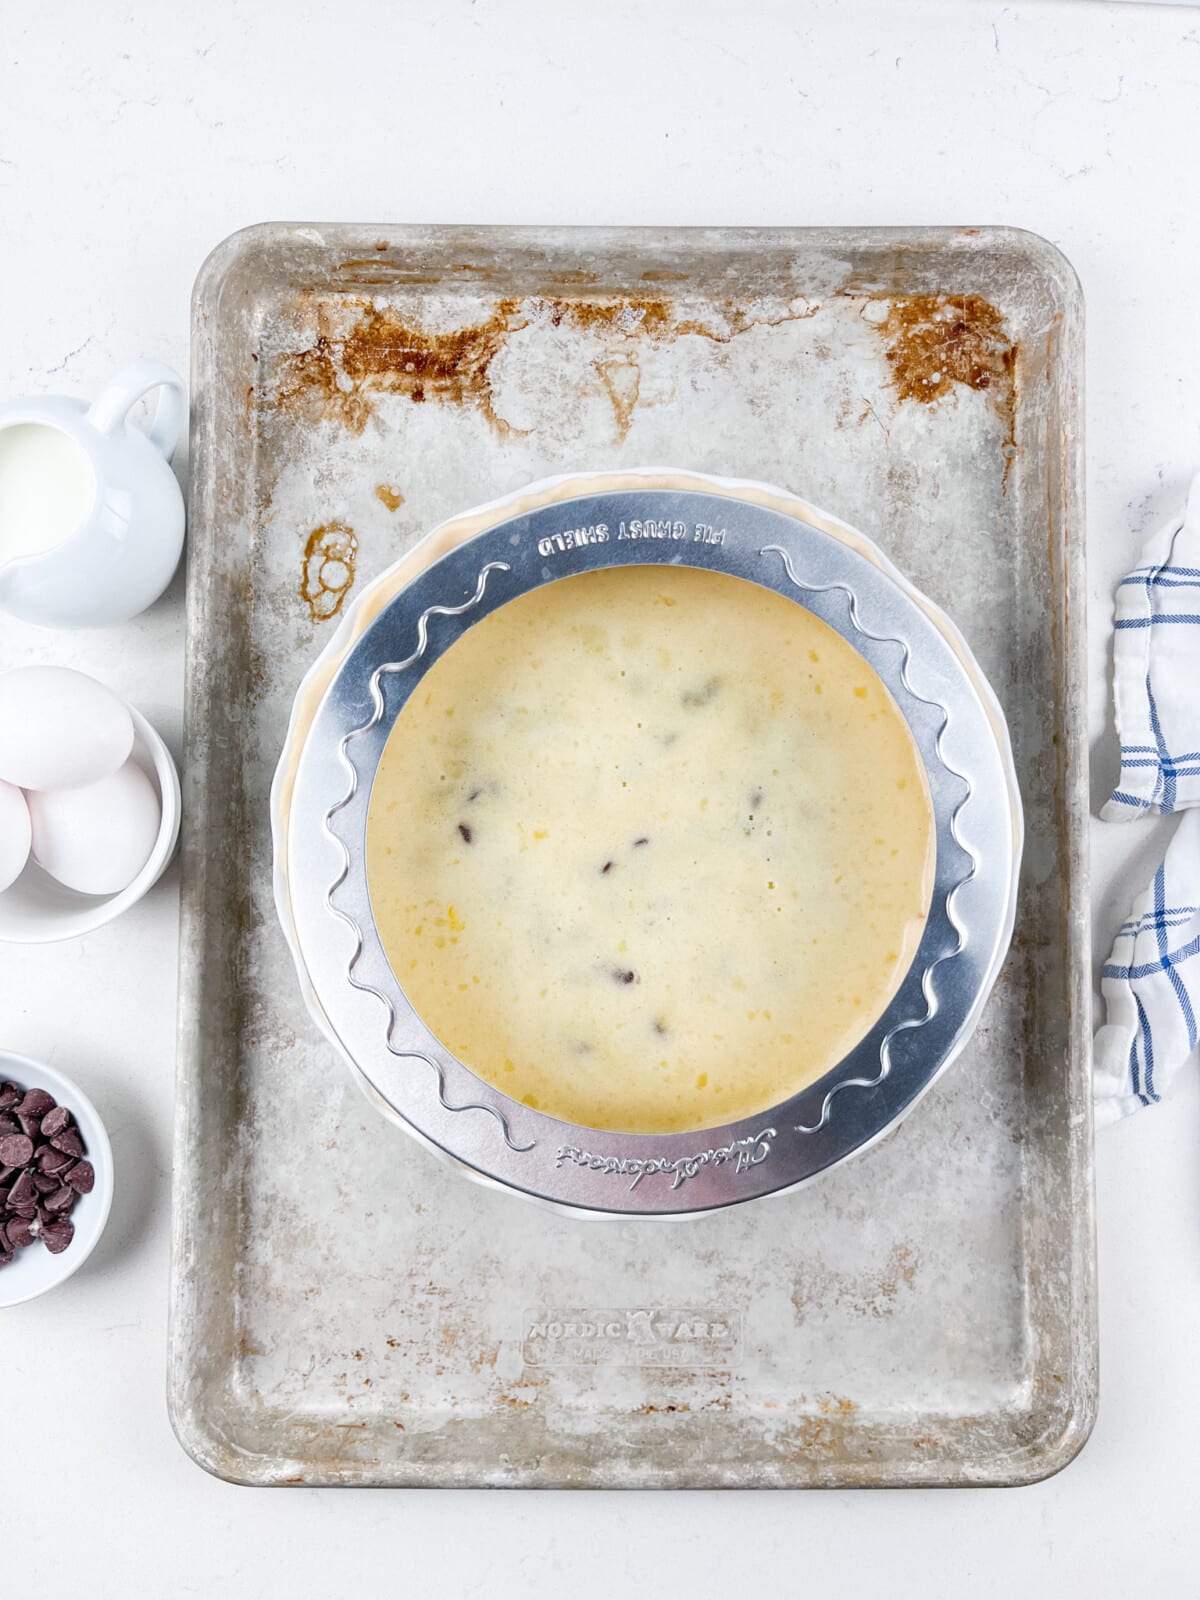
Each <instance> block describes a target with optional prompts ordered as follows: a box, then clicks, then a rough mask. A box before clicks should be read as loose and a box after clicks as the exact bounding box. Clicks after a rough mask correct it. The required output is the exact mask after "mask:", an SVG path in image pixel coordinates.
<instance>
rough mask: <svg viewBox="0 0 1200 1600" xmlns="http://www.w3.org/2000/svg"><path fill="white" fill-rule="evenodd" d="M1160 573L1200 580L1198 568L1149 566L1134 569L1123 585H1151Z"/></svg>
mask: <svg viewBox="0 0 1200 1600" xmlns="http://www.w3.org/2000/svg"><path fill="white" fill-rule="evenodd" d="M1160 572H1168V573H1178V574H1179V576H1180V577H1183V578H1200V567H1172V566H1157V567H1155V566H1150V567H1134V569H1133V571H1132V572H1131V573H1130V574H1129V575H1128V577H1126V578H1123V579H1122V582H1123V583H1153V582H1155V580H1156V579H1157V577H1158V575H1159V573H1160Z"/></svg>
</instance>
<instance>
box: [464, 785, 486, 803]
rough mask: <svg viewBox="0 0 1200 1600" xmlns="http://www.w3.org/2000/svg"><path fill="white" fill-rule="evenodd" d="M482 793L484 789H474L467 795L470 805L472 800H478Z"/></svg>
mask: <svg viewBox="0 0 1200 1600" xmlns="http://www.w3.org/2000/svg"><path fill="white" fill-rule="evenodd" d="M482 793H483V790H482V789H472V790H471V792H470V794H469V795H468V796H467V804H468V805H470V804H471V802H472V800H478V799H479V796H480V795H481V794H482Z"/></svg>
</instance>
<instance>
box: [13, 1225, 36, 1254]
mask: <svg viewBox="0 0 1200 1600" xmlns="http://www.w3.org/2000/svg"><path fill="white" fill-rule="evenodd" d="M6 1226H7V1229H8V1242H9V1244H11V1245H12V1247H13V1249H14V1250H24V1249H26V1248H27V1247H28V1246H29V1245H31V1244H32V1243H33V1241H34V1239H35V1238H36V1237H37V1235H36V1234H35V1233H34V1231H33V1227H32V1225H31V1224H30V1222H29V1220H28V1219H27V1218H26V1217H10V1218H9V1220H8V1223H7V1224H6Z"/></svg>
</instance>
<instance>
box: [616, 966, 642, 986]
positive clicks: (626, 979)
mask: <svg viewBox="0 0 1200 1600" xmlns="http://www.w3.org/2000/svg"><path fill="white" fill-rule="evenodd" d="M613 977H614V978H615V979H616V980H617V982H618V983H635V982H636V981H637V973H636V972H633V971H631V970H629V969H628V968H625V967H614V968H613Z"/></svg>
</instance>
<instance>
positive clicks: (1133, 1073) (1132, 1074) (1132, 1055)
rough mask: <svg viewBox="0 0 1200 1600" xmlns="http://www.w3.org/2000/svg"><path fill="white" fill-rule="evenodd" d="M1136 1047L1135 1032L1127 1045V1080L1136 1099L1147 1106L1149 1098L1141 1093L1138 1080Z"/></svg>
mask: <svg viewBox="0 0 1200 1600" xmlns="http://www.w3.org/2000/svg"><path fill="white" fill-rule="evenodd" d="M1137 1047H1138V1036H1137V1034H1136V1033H1135V1034H1134V1036H1133V1042H1132V1043H1131V1044H1130V1046H1129V1081H1130V1082H1131V1083H1132V1084H1133V1092H1134V1094H1135V1095H1137V1097H1138V1099H1139V1100H1140V1101H1141V1102H1142V1104H1143V1105H1144V1106H1148V1105H1149V1104H1150V1102H1149V1100H1147V1099H1146V1096H1145V1095H1144V1094H1143V1093H1142V1086H1141V1083H1140V1082H1139V1080H1138V1058H1137Z"/></svg>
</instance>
